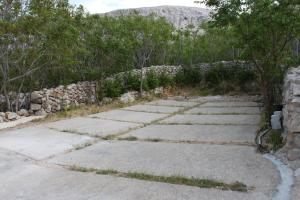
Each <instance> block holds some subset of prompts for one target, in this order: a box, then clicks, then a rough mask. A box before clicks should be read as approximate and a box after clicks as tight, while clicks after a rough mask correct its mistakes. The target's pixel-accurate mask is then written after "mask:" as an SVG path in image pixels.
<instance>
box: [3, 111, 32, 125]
mask: <svg viewBox="0 0 300 200" xmlns="http://www.w3.org/2000/svg"><path fill="white" fill-rule="evenodd" d="M28 116H29V112H28V111H27V110H25V109H21V110H20V111H18V112H17V113H15V112H0V123H3V122H10V121H15V120H18V119H21V118H22V117H28Z"/></svg>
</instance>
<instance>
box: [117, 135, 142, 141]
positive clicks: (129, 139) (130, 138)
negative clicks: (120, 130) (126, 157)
mask: <svg viewBox="0 0 300 200" xmlns="http://www.w3.org/2000/svg"><path fill="white" fill-rule="evenodd" d="M118 140H126V141H137V140H138V138H137V137H134V136H129V137H124V138H119V139H118Z"/></svg>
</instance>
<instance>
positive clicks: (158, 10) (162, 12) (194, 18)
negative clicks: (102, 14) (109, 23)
mask: <svg viewBox="0 0 300 200" xmlns="http://www.w3.org/2000/svg"><path fill="white" fill-rule="evenodd" d="M135 11H137V12H138V13H140V14H141V15H143V16H146V15H149V14H151V13H155V14H157V15H158V16H161V17H165V18H166V19H167V20H168V21H169V22H171V23H172V24H174V26H175V27H177V28H185V27H186V26H187V25H190V24H192V25H194V26H198V25H199V24H201V22H203V21H206V20H208V19H209V13H210V10H208V9H204V8H198V7H184V6H158V7H145V8H133V9H123V10H115V11H111V12H108V13H106V15H109V16H120V15H128V14H130V13H133V12H135Z"/></svg>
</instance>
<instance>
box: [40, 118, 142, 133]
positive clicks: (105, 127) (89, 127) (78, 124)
mask: <svg viewBox="0 0 300 200" xmlns="http://www.w3.org/2000/svg"><path fill="white" fill-rule="evenodd" d="M45 126H46V127H49V128H53V129H56V130H60V131H67V132H73V133H79V134H87V135H91V136H108V135H115V134H119V133H124V132H126V131H129V130H130V129H133V128H137V127H139V126H141V124H137V123H130V122H118V121H113V120H105V119H97V118H83V117H79V118H73V119H67V120H62V121H57V122H52V123H48V124H46V125H45Z"/></svg>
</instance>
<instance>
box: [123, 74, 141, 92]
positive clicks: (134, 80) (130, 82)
mask: <svg viewBox="0 0 300 200" xmlns="http://www.w3.org/2000/svg"><path fill="white" fill-rule="evenodd" d="M124 79H125V80H124V82H125V84H126V89H127V90H134V91H139V90H140V84H141V82H140V77H139V76H138V75H133V74H132V73H129V74H127V75H125V76H124Z"/></svg>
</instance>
